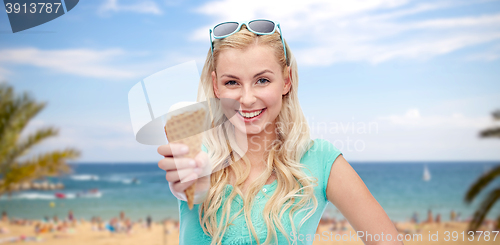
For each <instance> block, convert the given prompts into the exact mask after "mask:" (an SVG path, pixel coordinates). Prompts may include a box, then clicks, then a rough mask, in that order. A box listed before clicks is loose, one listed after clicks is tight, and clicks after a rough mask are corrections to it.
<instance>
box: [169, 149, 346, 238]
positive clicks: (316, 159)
mask: <svg viewBox="0 0 500 245" xmlns="http://www.w3.org/2000/svg"><path fill="white" fill-rule="evenodd" d="M203 150H204V151H205V152H206V148H205V147H203ZM340 154H342V153H341V152H340V151H339V150H338V149H337V148H336V147H335V146H334V145H333V144H332V143H330V142H329V141H326V140H323V139H316V140H314V145H313V146H312V147H311V148H310V149H309V150H308V151H307V152H306V153H305V154H304V155H303V156H302V158H301V160H300V162H301V163H302V164H304V165H305V166H306V167H307V168H308V169H309V170H310V171H311V172H309V171H305V173H306V174H307V175H308V176H310V174H311V173H312V175H313V177H316V178H318V186H316V187H314V195H315V196H316V199H317V201H318V207H317V209H316V212H315V213H314V214H313V215H312V216H311V217H309V219H307V220H306V221H305V223H304V224H303V225H302V227H301V228H300V231H299V233H298V234H292V229H291V224H290V220H289V218H288V213H289V212H286V213H285V215H284V216H283V217H284V219H283V220H282V224H283V226H284V228H285V230H286V231H287V235H288V237H289V239H290V243H291V244H312V243H313V239H314V234H316V229H317V227H318V224H319V221H320V219H321V216H322V215H323V212H324V211H325V208H326V205H327V202H328V199H327V197H326V187H327V184H328V177H329V176H330V170H331V168H332V165H333V162H334V161H335V159H337V157H338V156H339V155H340ZM277 185H278V182H277V180H275V181H274V182H273V183H271V184H268V185H264V187H263V188H262V190H261V191H260V192H259V193H258V194H257V196H256V197H255V198H256V200H255V201H254V206H253V207H252V214H251V219H252V225H253V227H254V229H255V232H256V234H257V236H258V238H259V241H260V243H263V242H264V241H265V240H266V237H267V228H266V225H265V221H264V219H263V217H262V213H263V209H264V206H265V203H266V201H267V200H268V199H269V197H270V196H271V195H272V194H273V193H274V190H275V189H276V187H277ZM232 188H233V186H232V185H227V186H226V196H225V197H226V198H227V197H228V196H229V194H230V193H231V190H232ZM223 200H224V199H223ZM178 204H179V216H180V217H179V220H180V224H179V225H180V234H179V243H180V244H210V242H211V237H210V236H208V235H206V234H205V233H204V232H203V229H202V228H201V225H200V222H199V215H198V210H199V207H200V204H195V205H194V207H193V209H192V210H189V207H188V205H187V202H185V201H181V200H178ZM242 204H243V200H242V198H241V196H240V195H236V196H235V198H234V201H233V203H232V205H231V216H232V215H233V214H235V213H236V212H238V210H240V209H241V208H242V207H243V205H242ZM288 211H289V210H288ZM297 212H298V211H297ZM297 212H296V213H295V214H297ZM308 212H309V210H307V211H303V212H301V214H302V215H297V217H295V218H294V223H295V226H296V228H295V230H296V231H297V226H298V224H299V222H300V221H301V220H302V218H303V217H304V216H305V215H306V214H307V213H308ZM218 220H220V215H219V216H218ZM232 223H233V224H235V225H233V226H229V227H228V228H227V230H226V232H225V234H224V237H223V238H222V244H233V245H240V244H257V242H256V240H255V238H254V237H253V236H252V235H251V233H250V232H249V230H248V228H247V225H246V221H245V217H244V215H243V211H242V212H241V213H240V215H239V216H238V217H237V218H236V219H234V220H233V222H232ZM276 233H277V236H278V244H288V241H287V239H286V238H285V236H283V234H282V233H281V232H280V231H279V229H277V228H276ZM250 240H252V242H250ZM316 240H317V239H316Z"/></svg>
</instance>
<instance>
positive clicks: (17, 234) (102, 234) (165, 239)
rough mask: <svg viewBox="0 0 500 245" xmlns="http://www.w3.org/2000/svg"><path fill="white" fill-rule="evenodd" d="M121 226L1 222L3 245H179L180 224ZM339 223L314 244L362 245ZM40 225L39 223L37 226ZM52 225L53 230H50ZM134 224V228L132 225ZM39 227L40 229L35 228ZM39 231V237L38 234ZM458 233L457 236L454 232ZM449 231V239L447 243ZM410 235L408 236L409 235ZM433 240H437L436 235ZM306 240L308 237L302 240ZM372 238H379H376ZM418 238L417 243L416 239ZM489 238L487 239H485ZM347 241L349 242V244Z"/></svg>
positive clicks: (424, 231) (447, 228) (420, 233)
mask: <svg viewBox="0 0 500 245" xmlns="http://www.w3.org/2000/svg"><path fill="white" fill-rule="evenodd" d="M114 221H115V224H118V226H117V227H118V231H117V232H110V230H109V229H108V228H107V227H106V225H107V223H108V222H101V223H100V225H99V223H98V222H93V223H92V222H90V221H87V220H84V219H80V220H74V221H73V222H68V221H67V220H64V221H59V222H58V224H57V225H54V224H55V223H54V222H51V223H45V226H43V225H40V224H41V223H42V222H41V221H38V220H10V221H6V220H3V221H2V222H1V223H0V227H1V234H0V243H11V242H13V241H23V242H25V243H39V244H51V245H52V244H53V245H67V244H71V245H83V244H93V245H115V244H123V245H128V244H130V245H136V244H141V245H145V244H151V245H165V244H167V245H172V244H179V239H178V237H179V230H178V227H177V221H175V220H165V221H163V222H152V223H151V226H150V227H149V228H148V226H147V223H146V222H145V221H140V222H139V221H135V222H131V223H130V222H129V226H128V228H127V226H126V225H123V224H126V221H124V222H120V220H119V219H118V218H116V219H115V220H114ZM343 223H344V228H342V225H341V224H342V222H338V224H337V226H336V227H334V225H333V223H331V222H330V221H328V220H322V222H321V224H320V226H319V228H318V231H317V235H316V236H315V238H312V239H315V240H314V243H313V244H315V245H321V244H323V245H326V244H363V242H362V241H361V239H358V240H357V241H356V240H351V241H350V240H349V239H350V238H349V237H355V235H354V236H350V235H349V234H355V231H354V230H353V229H352V227H351V226H350V225H349V223H347V222H345V221H344V222H343ZM37 224H39V225H38V226H37ZM49 224H52V227H50V229H48V227H49V226H50V225H49ZM130 224H131V225H130ZM396 226H397V228H398V230H399V231H400V234H402V235H406V238H408V239H410V238H411V241H404V243H405V244H429V243H431V242H429V234H433V235H434V234H437V241H432V244H443V245H444V244H499V243H500V236H497V237H496V240H495V241H493V238H494V236H495V233H492V234H491V235H490V239H489V241H485V236H484V234H483V236H481V237H480V238H479V241H478V234H476V235H475V237H474V241H468V240H467V239H468V238H469V237H468V236H467V232H464V234H465V237H464V240H465V241H462V235H461V234H460V233H461V232H462V231H465V230H466V227H467V223H466V222H443V223H440V224H436V223H434V224H419V225H416V224H413V223H410V222H403V223H396ZM35 227H37V228H35ZM487 229H488V228H487V227H481V230H487ZM36 231H38V234H37V233H36ZM454 231H456V233H453V232H454ZM447 232H449V234H450V237H449V239H448V241H446V239H447V236H446V235H447V234H448V233H447ZM407 234H408V235H407ZM453 234H456V235H457V238H456V239H457V241H453V237H452V235H453ZM433 238H436V236H435V235H434V237H433ZM303 239H307V238H305V237H304V238H303ZM373 239H376V237H375V236H374V238H373ZM416 239H418V240H416ZM486 239H487V238H486ZM346 240H347V241H346Z"/></svg>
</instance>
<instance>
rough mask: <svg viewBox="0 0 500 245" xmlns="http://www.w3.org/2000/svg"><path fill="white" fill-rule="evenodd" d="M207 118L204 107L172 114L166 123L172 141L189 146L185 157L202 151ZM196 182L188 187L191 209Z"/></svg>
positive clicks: (166, 129)
mask: <svg viewBox="0 0 500 245" xmlns="http://www.w3.org/2000/svg"><path fill="white" fill-rule="evenodd" d="M204 120H205V110H204V109H203V108H200V109H197V110H195V111H187V112H184V113H182V114H179V115H174V116H171V117H170V118H169V119H168V120H167V123H166V125H165V133H166V135H167V139H168V141H169V142H170V143H181V144H185V145H187V146H188V147H189V153H187V154H186V155H185V156H183V157H185V158H193V159H194V158H195V156H196V155H198V153H199V152H200V151H201V145H202V134H201V132H203V123H204ZM195 188H196V182H195V183H193V185H191V186H190V187H188V188H187V189H186V190H185V191H184V193H185V194H186V198H187V202H188V206H189V209H192V208H193V205H194V191H195Z"/></svg>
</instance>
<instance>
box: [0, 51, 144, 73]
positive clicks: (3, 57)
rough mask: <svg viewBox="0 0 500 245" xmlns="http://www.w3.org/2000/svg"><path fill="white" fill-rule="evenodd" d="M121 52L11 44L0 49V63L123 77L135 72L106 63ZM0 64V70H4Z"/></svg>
mask: <svg viewBox="0 0 500 245" xmlns="http://www.w3.org/2000/svg"><path fill="white" fill-rule="evenodd" d="M123 56H125V52H124V51H122V50H120V49H107V50H90V49H63V50H41V49H38V48H15V49H3V50H0V64H3V65H7V64H8V65H13V64H17V65H31V66H36V67H42V68H48V69H50V70H52V71H56V72H61V73H67V74H75V75H80V76H84V77H95V78H104V79H126V78H135V77H137V76H138V74H136V73H135V72H133V71H130V69H125V68H117V67H115V66H113V65H110V64H111V63H112V61H116V60H117V59H119V58H122V57H123ZM3 71H5V69H4V68H1V67H0V74H2V73H4V72H3Z"/></svg>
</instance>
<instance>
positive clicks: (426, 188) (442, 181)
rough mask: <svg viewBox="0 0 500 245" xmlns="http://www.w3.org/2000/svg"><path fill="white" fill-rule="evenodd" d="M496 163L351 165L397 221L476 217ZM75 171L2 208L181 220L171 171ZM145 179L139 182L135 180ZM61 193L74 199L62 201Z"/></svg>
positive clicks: (496, 211)
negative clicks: (481, 184) (479, 186)
mask: <svg viewBox="0 0 500 245" xmlns="http://www.w3.org/2000/svg"><path fill="white" fill-rule="evenodd" d="M424 164H425V165H427V166H428V169H429V171H430V173H431V176H432V177H431V180H430V181H427V182H426V181H423V180H422V175H423V169H424ZM495 164H497V163H496V162H398V163H381V162H364V163H351V165H352V166H353V168H354V169H355V170H356V172H357V173H358V174H359V176H360V177H361V179H362V180H363V181H364V182H365V184H366V186H367V187H368V189H369V190H370V192H371V193H372V195H373V196H374V197H375V198H376V199H377V201H378V202H379V203H380V205H381V206H382V207H383V208H384V210H385V211H386V212H387V214H388V215H389V217H390V218H391V219H392V220H395V221H404V220H407V219H409V217H410V216H411V215H412V214H413V213H414V212H418V214H419V217H420V219H421V220H422V219H424V218H426V217H427V210H429V209H431V210H432V212H433V214H434V216H435V215H436V214H437V213H440V214H441V216H442V220H443V221H446V220H449V214H450V212H451V210H455V211H456V212H457V213H460V217H461V219H462V220H463V219H466V218H468V217H470V216H471V215H472V214H473V213H474V211H475V209H476V208H477V207H478V206H479V204H480V202H481V200H482V199H483V198H484V196H485V195H486V194H487V192H489V191H491V190H492V189H494V188H499V187H500V179H498V178H497V179H496V180H495V182H493V183H491V184H490V185H489V186H488V188H487V189H485V190H483V191H482V193H481V194H480V195H479V196H478V197H477V198H476V199H475V200H474V202H473V203H472V204H471V205H466V204H465V203H464V201H463V199H464V196H465V192H466V191H467V189H468V187H469V186H470V185H471V184H472V183H473V182H474V181H475V180H476V179H477V178H478V177H479V176H480V175H481V174H483V173H484V172H485V171H487V170H488V169H490V168H492V167H493V166H494V165H495ZM72 166H73V170H74V172H73V173H72V174H71V175H67V176H62V177H58V178H52V179H50V180H51V181H52V182H59V181H60V182H62V183H63V184H64V185H65V189H64V190H57V191H54V190H52V191H23V192H17V193H14V194H13V195H12V196H11V197H10V198H9V197H8V196H6V195H4V196H2V197H0V211H6V212H7V213H8V215H9V216H10V217H18V218H29V219H42V218H43V217H44V216H48V217H53V216H54V215H57V216H58V217H59V218H63V217H66V216H67V214H68V211H69V210H72V211H73V213H74V214H75V216H76V217H77V218H85V219H87V220H88V219H90V218H91V217H92V216H100V217H101V218H103V219H105V220H107V219H110V218H111V217H116V216H118V214H119V212H120V211H124V212H125V214H126V215H127V216H128V217H130V218H132V219H133V220H137V219H139V218H142V219H145V217H146V216H148V215H151V217H152V218H153V220H155V221H158V220H162V219H164V218H173V219H177V218H178V207H177V201H176V198H175V197H174V196H173V195H172V194H171V193H170V190H169V187H168V183H167V181H166V180H165V171H163V170H161V169H159V168H158V166H157V164H156V163H155V164H130V163H127V164H107V163H106V164H95V163H92V164H89V163H80V164H73V165H72ZM134 178H136V179H137V180H139V183H134V182H133V179H134ZM94 188H97V189H98V190H99V191H100V192H101V194H100V195H96V196H89V197H78V196H77V195H76V194H77V193H79V192H82V191H85V190H89V189H94ZM56 192H62V193H65V194H66V196H67V197H68V198H65V199H58V198H56V197H55V193H56ZM51 203H53V205H51ZM324 215H325V216H329V217H337V218H342V215H341V213H340V212H339V211H338V210H337V209H336V208H335V207H334V206H333V205H332V204H328V206H327V209H326V211H325V214H324ZM499 215H500V202H497V203H496V204H495V205H494V206H493V207H492V210H491V211H490V213H489V215H488V218H496V217H498V216H499Z"/></svg>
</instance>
